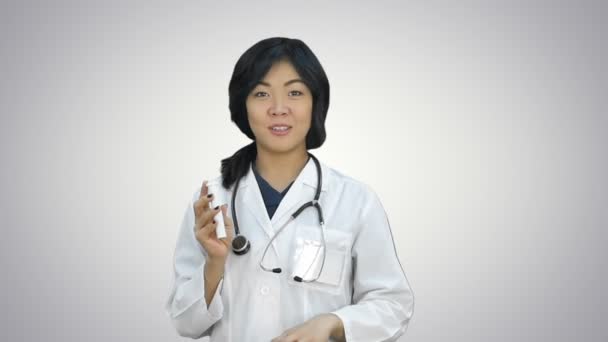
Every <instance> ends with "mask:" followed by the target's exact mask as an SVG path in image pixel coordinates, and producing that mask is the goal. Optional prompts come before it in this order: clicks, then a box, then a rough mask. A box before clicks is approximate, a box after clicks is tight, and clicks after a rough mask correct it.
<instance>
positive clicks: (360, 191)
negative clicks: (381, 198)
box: [323, 164, 378, 202]
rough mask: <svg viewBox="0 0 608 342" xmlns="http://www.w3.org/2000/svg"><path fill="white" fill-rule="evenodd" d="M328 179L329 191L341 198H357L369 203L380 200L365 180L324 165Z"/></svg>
mask: <svg viewBox="0 0 608 342" xmlns="http://www.w3.org/2000/svg"><path fill="white" fill-rule="evenodd" d="M323 166H324V169H325V172H326V173H327V178H328V183H329V184H328V185H329V186H328V187H329V189H330V190H329V191H330V192H331V193H333V194H338V195H340V196H341V197H342V196H346V197H347V198H357V199H359V200H361V201H362V202H369V201H370V200H376V199H377V198H378V196H377V194H376V192H375V190H374V189H373V188H372V187H371V186H370V185H369V184H368V183H367V182H365V181H364V180H361V179H357V178H354V177H353V176H351V175H348V174H346V173H345V172H343V171H340V170H338V169H336V168H334V167H332V166H330V165H327V164H323Z"/></svg>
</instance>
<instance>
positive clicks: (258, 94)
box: [253, 91, 268, 97]
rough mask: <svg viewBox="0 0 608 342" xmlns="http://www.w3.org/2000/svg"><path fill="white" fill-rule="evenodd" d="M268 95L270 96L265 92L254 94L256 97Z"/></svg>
mask: <svg viewBox="0 0 608 342" xmlns="http://www.w3.org/2000/svg"><path fill="white" fill-rule="evenodd" d="M266 95H268V93H266V92H265V91H258V92H257V93H254V94H253V96H254V97H264V96H266Z"/></svg>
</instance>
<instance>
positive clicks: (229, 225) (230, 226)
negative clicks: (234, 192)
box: [222, 204, 234, 242]
mask: <svg viewBox="0 0 608 342" xmlns="http://www.w3.org/2000/svg"><path fill="white" fill-rule="evenodd" d="M227 212H228V204H224V205H222V215H223V216H224V227H225V228H226V236H227V237H228V241H229V242H232V239H233V238H234V223H233V222H232V219H231V218H230V217H228V215H227Z"/></svg>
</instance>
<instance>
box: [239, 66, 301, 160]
mask: <svg viewBox="0 0 608 342" xmlns="http://www.w3.org/2000/svg"><path fill="white" fill-rule="evenodd" d="M246 105H247V118H248V119H249V126H251V130H252V131H253V134H254V135H255V138H256V143H257V147H258V151H260V149H261V150H262V152H270V153H289V152H301V151H306V134H307V133H308V130H309V129H310V123H311V118H312V94H311V92H310V90H309V89H308V87H307V86H306V85H305V84H304V82H303V81H302V80H301V79H300V76H299V75H298V73H297V72H296V70H295V69H294V67H293V65H291V63H290V62H287V61H281V62H277V63H275V64H274V65H273V66H272V67H271V68H270V70H269V71H268V73H267V74H266V76H264V78H263V79H262V80H261V81H260V83H258V84H257V85H256V86H255V87H254V88H253V90H252V91H251V92H250V93H249V95H248V96H247V103H246ZM273 127H275V128H274V129H273ZM285 128H286V129H285Z"/></svg>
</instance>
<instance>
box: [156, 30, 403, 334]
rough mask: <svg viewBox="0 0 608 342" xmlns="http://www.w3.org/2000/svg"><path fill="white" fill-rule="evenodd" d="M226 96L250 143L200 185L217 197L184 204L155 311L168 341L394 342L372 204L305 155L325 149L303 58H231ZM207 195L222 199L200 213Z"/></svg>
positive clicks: (392, 291) (319, 107)
mask: <svg viewBox="0 0 608 342" xmlns="http://www.w3.org/2000/svg"><path fill="white" fill-rule="evenodd" d="M229 97H230V111H231V118H232V121H234V122H235V123H236V125H237V126H238V127H239V129H240V130H241V131H242V132H243V133H244V134H246V135H247V136H248V137H249V138H251V139H252V140H253V142H252V143H251V144H249V145H247V146H245V147H243V148H242V149H240V150H239V151H237V152H236V153H235V154H234V155H232V156H231V157H229V158H226V159H224V160H222V166H221V175H220V176H218V177H216V178H215V179H212V180H210V182H219V183H221V184H222V186H221V187H219V189H220V190H219V191H216V193H210V192H209V188H208V187H207V184H209V183H208V182H206V181H205V182H203V185H202V186H200V187H197V189H195V190H194V192H193V195H192V198H191V200H190V202H189V204H188V206H187V208H186V210H185V213H184V216H183V220H182V223H181V227H180V230H179V235H178V239H177V245H176V248H175V253H174V260H173V261H174V283H173V287H172V289H171V293H170V295H169V298H168V300H167V302H166V307H165V308H166V311H167V314H168V316H169V317H170V320H171V322H172V323H173V325H174V326H175V328H176V330H177V332H178V333H179V335H181V336H187V337H191V338H200V337H202V336H210V340H211V341H235V342H241V341H254V342H257V341H273V342H279V341H280V342H286V341H323V342H325V341H328V340H329V339H333V340H337V341H349V342H350V341H361V342H376V341H396V340H397V339H398V338H399V337H400V336H402V335H403V334H404V332H405V330H406V328H407V326H408V324H409V321H410V319H411V317H412V315H413V310H414V297H413V292H412V290H411V288H410V286H409V284H408V281H407V279H406V276H405V274H404V272H403V269H402V267H401V265H400V263H399V260H398V257H397V254H396V250H395V246H394V242H393V238H392V233H391V227H390V225H389V221H388V218H387V216H386V213H385V211H384V209H383V207H382V204H381V202H380V200H379V198H378V196H377V195H376V193H375V192H374V191H373V190H372V189H371V188H370V187H369V186H367V185H366V184H364V183H362V182H360V181H357V180H355V179H353V178H350V177H348V176H346V175H344V174H342V173H340V172H338V171H336V170H335V169H333V168H331V167H329V166H327V165H326V164H325V163H322V162H319V161H318V159H317V158H316V157H315V156H314V155H312V154H311V153H310V152H308V150H310V149H315V148H318V147H320V146H321V145H322V144H323V142H324V141H325V137H326V133H325V127H324V123H325V118H326V114H327V109H328V106H329V84H328V81H327V77H326V75H325V72H324V71H323V68H322V67H321V65H320V63H319V61H318V60H317V58H316V57H315V55H314V54H313V52H312V51H311V50H310V49H309V48H308V46H306V44H304V43H303V42H302V41H300V40H297V39H288V38H269V39H264V40H262V41H260V42H258V43H256V44H255V45H253V46H252V47H251V48H249V49H248V50H247V51H245V53H244V54H243V55H242V56H241V58H240V59H239V60H238V62H237V64H236V66H235V68H234V72H233V75H232V79H231V81H230V85H229ZM235 191H236V194H235ZM214 198H221V199H224V200H225V203H227V205H224V206H221V207H215V208H212V207H210V203H211V201H212V200H213V199H214ZM303 205H304V206H303ZM300 208H303V209H302V210H299V211H298V209H300ZM296 211H297V213H296ZM219 212H221V213H222V215H223V218H224V223H225V226H226V233H227V237H226V238H223V239H218V237H217V235H216V230H215V229H216V225H217V223H215V221H214V216H215V215H217V214H218V213H219ZM236 240H238V242H235V244H234V245H238V246H236V247H235V246H234V245H233V241H236ZM243 241H247V242H248V244H247V248H241V247H244V244H243V243H242V242H243ZM235 250H238V251H239V252H238V253H237V252H235ZM243 250H244V251H245V253H243Z"/></svg>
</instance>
